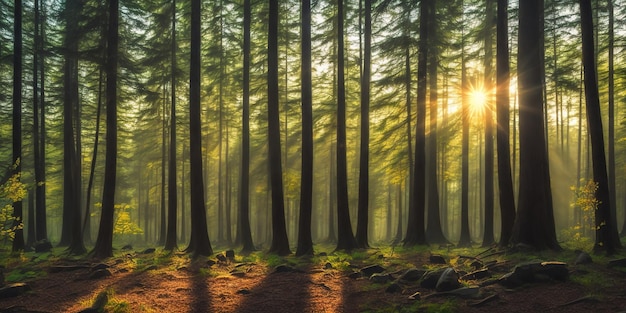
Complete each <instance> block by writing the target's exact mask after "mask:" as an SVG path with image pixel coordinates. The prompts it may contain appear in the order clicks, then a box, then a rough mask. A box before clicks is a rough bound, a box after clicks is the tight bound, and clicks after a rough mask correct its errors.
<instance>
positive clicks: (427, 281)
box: [420, 268, 445, 289]
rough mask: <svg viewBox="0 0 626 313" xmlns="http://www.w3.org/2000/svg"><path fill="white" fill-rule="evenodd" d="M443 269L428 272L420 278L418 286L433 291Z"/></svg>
mask: <svg viewBox="0 0 626 313" xmlns="http://www.w3.org/2000/svg"><path fill="white" fill-rule="evenodd" d="M444 270H445V268H440V269H437V270H433V271H428V272H426V273H425V274H424V276H423V277H422V281H421V282H420V286H422V287H423V288H428V289H435V287H436V286H437V282H438V281H439V277H441V274H443V271H444Z"/></svg>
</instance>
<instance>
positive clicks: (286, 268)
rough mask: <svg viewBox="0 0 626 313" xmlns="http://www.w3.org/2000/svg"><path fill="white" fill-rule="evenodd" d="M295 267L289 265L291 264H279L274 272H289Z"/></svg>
mask: <svg viewBox="0 0 626 313" xmlns="http://www.w3.org/2000/svg"><path fill="white" fill-rule="evenodd" d="M293 271H294V269H293V267H291V266H289V265H284V264H283V265H278V266H276V267H275V268H274V273H288V272H293Z"/></svg>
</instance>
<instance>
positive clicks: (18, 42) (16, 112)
mask: <svg viewBox="0 0 626 313" xmlns="http://www.w3.org/2000/svg"><path fill="white" fill-rule="evenodd" d="M13 12H14V13H13V38H14V40H13V162H12V165H13V175H16V176H17V178H18V180H21V176H22V165H21V159H22V1H21V0H15V1H14V6H13ZM22 215H23V214H22V200H19V201H15V202H14V203H13V218H14V220H13V228H14V229H15V237H14V238H13V246H12V251H13V252H17V251H20V250H24V230H23V229H22V228H21V227H16V226H17V225H18V224H19V223H22Z"/></svg>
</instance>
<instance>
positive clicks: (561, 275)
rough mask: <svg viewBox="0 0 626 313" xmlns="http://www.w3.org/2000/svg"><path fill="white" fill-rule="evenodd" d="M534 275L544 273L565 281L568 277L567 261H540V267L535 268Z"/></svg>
mask: <svg viewBox="0 0 626 313" xmlns="http://www.w3.org/2000/svg"><path fill="white" fill-rule="evenodd" d="M534 274H535V275H538V274H539V275H546V276H548V277H550V278H552V279H555V280H560V281H565V280H567V279H568V278H569V270H568V269H567V263H563V262H554V261H553V262H542V263H541V268H540V269H538V270H536V271H535V273H534Z"/></svg>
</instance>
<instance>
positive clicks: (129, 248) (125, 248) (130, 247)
mask: <svg viewBox="0 0 626 313" xmlns="http://www.w3.org/2000/svg"><path fill="white" fill-rule="evenodd" d="M122 250H123V251H128V250H133V246H132V245H125V246H123V247H122Z"/></svg>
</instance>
